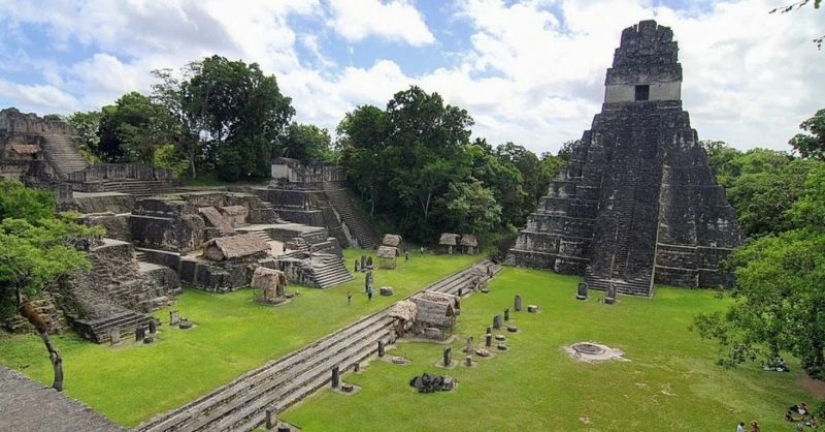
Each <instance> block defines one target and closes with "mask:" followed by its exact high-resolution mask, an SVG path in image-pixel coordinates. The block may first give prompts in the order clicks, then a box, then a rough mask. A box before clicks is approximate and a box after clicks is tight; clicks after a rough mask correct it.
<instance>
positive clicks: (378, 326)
mask: <svg viewBox="0 0 825 432" xmlns="http://www.w3.org/2000/svg"><path fill="white" fill-rule="evenodd" d="M490 264H491V263H489V261H487V262H485V263H484V264H483V265H490ZM475 274H476V271H475V270H474V269H473V268H472V267H470V268H467V269H464V270H462V271H461V272H459V273H456V274H454V275H451V276H449V277H447V278H444V279H442V280H441V281H438V282H436V283H433V284H431V285H429V286H428V287H427V288H426V289H430V290H434V291H440V292H450V291H452V290H455V291H457V290H458V289H459V288H460V287H461V286H466V284H467V282H468V281H470V280H472V278H473V277H474V275H475ZM493 274H495V272H494V273H493ZM422 291H423V290H422ZM419 292H420V291H419ZM387 311H388V309H384V310H381V311H379V312H376V313H374V314H372V315H370V316H367V317H365V318H362V319H361V320H359V321H357V322H356V323H354V324H352V325H350V326H348V327H346V328H344V329H342V330H339V331H338V332H336V333H333V334H330V335H328V336H326V337H324V338H322V339H320V340H318V341H316V342H314V343H312V344H311V345H308V346H307V347H305V348H302V349H300V350H298V351H295V352H293V353H291V354H288V355H287V356H285V357H282V358H281V359H278V360H275V361H272V362H269V363H267V364H266V365H264V366H263V367H261V368H258V369H256V370H254V371H251V372H248V373H246V374H244V375H242V376H241V377H239V378H237V379H236V380H234V381H233V382H232V383H230V384H228V385H226V386H224V387H222V388H220V389H218V390H216V391H214V392H212V393H210V394H209V395H207V396H204V397H202V398H199V399H197V400H195V401H193V402H191V403H189V404H187V405H185V406H184V407H182V408H179V409H177V410H175V411H173V412H170V413H167V414H163V415H160V416H157V417H155V418H153V419H152V420H149V421H148V422H146V423H144V424H142V425H140V426H138V428H136V430H137V431H141V432H160V431H164V432H190V431H216V430H227V431H229V430H231V431H236V430H239V431H250V430H253V429H255V428H256V427H258V426H260V425H261V424H262V423H263V422H264V421H265V418H266V410H267V409H268V408H273V409H275V410H276V411H280V410H283V409H285V408H287V407H289V406H291V405H293V404H294V403H297V402H298V401H300V400H302V399H303V398H304V397H306V396H308V395H310V394H312V393H313V392H315V391H317V390H318V389H320V388H322V387H324V386H325V385H327V384H328V383H329V382H330V380H331V370H332V368H333V367H334V366H336V365H337V366H339V369H340V372H341V373H342V374H343V373H344V372H345V371H346V370H348V369H349V368H350V367H352V365H353V364H354V363H355V362H360V361H362V360H364V359H366V358H368V357H370V356H372V355H374V354H375V352H376V351H377V349H378V348H377V345H378V344H377V342H378V341H379V340H382V339H383V340H385V341H389V338H390V337H391V335H392V323H393V320H392V318H390V317H389V316H388V315H387ZM385 338H386V339H385ZM206 416H208V417H206Z"/></svg>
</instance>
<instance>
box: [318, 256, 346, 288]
mask: <svg viewBox="0 0 825 432" xmlns="http://www.w3.org/2000/svg"><path fill="white" fill-rule="evenodd" d="M313 273H314V274H315V282H317V283H318V286H319V287H321V288H329V287H331V286H335V285H339V284H342V283H344V282H349V281H351V280H353V279H354V278H353V277H352V274H351V273H350V272H349V270H347V268H346V266H344V263H343V261H342V260H341V259H339V258H338V257H337V256H334V255H333V256H332V257H331V259H329V260H327V262H326V263H325V264H323V265H320V266H317V267H316V266H314V265H313Z"/></svg>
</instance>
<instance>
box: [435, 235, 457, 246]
mask: <svg viewBox="0 0 825 432" xmlns="http://www.w3.org/2000/svg"><path fill="white" fill-rule="evenodd" d="M459 237H461V236H460V235H458V234H453V233H443V234H441V238H440V239H439V240H438V244H440V245H442V246H456V245H457V244H458V238H459Z"/></svg>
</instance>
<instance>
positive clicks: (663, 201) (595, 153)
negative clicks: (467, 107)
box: [506, 21, 741, 296]
mask: <svg viewBox="0 0 825 432" xmlns="http://www.w3.org/2000/svg"><path fill="white" fill-rule="evenodd" d="M681 85H682V66H681V64H679V62H678V46H677V44H676V42H675V41H673V32H672V31H671V30H670V28H668V27H664V26H660V25H658V24H657V23H656V21H642V22H640V23H639V24H638V25H634V26H632V27H629V28H626V29H625V30H624V31H623V32H622V40H621V45H620V46H619V48H618V49H617V50H616V52H615V55H614V59H613V67H611V68H610V69H608V70H607V79H606V82H605V97H604V104H603V105H602V112H601V113H600V114H597V115H596V116H595V118H594V119H593V125H592V127H591V129H590V130H588V131H585V132H584V135H583V136H582V139H581V143H580V145H578V146H577V147H576V148H575V149H574V150H573V154H572V156H571V158H570V160H569V163H568V164H567V166H566V167H565V168H563V169H562V172H561V173H560V174H559V176H558V178H557V179H556V181H555V182H554V183H553V185H552V187H551V188H550V191H549V194H548V195H547V196H545V197H542V198H541V200H540V201H539V205H538V209H537V210H536V212H535V213H533V214H531V215H530V217H529V218H528V221H527V227H526V228H525V229H524V230H522V231H521V232H520V233H519V236H518V240H517V242H516V245H515V246H514V247H513V248H512V249H511V250H510V251H509V253H508V254H507V258H506V263H507V264H511V265H517V266H523V267H531V268H541V269H551V270H553V271H556V272H558V273H566V274H577V275H584V276H585V281H586V282H587V283H588V285H589V286H590V287H591V288H596V289H607V288H608V287H609V286H610V285H613V286H614V288H615V289H616V290H617V291H618V292H620V293H625V294H635V295H644V296H650V295H652V293H653V284H654V283H658V284H668V285H678V286H686V287H711V286H716V285H718V284H720V283H723V282H724V281H725V280H727V277H728V275H726V274H722V273H720V272H719V271H718V264H719V262H720V260H721V259H722V258H724V257H726V256H727V255H728V254H729V253H730V252H731V251H732V250H733V248H735V247H736V246H738V245H739V244H740V242H741V231H740V229H739V225H738V223H737V220H736V214H735V212H734V211H733V209H732V208H731V206H730V204H729V203H728V201H727V198H726V196H725V191H724V189H722V188H721V187H720V186H718V185H717V184H716V178H715V176H714V173H713V170H712V169H711V168H710V167H709V166H708V164H707V156H706V154H705V152H704V150H703V149H702V148H701V147H700V146H699V144H698V141H699V140H698V137H697V134H696V131H695V130H693V129H692V128H691V127H690V117H689V116H688V113H687V112H686V111H683V110H682V101H681Z"/></svg>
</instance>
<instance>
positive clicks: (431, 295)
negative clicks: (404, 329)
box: [410, 291, 456, 328]
mask: <svg viewBox="0 0 825 432" xmlns="http://www.w3.org/2000/svg"><path fill="white" fill-rule="evenodd" d="M455 298H456V297H455V296H453V295H449V294H442V293H436V292H430V291H425V292H423V293H420V294H418V295H415V296H413V297H412V298H410V301H412V302H413V303H415V305H416V308H417V313H416V317H415V321H416V323H418V324H421V325H425V326H433V327H442V328H443V327H451V326H453V325H454V324H455V300H454V299H455Z"/></svg>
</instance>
